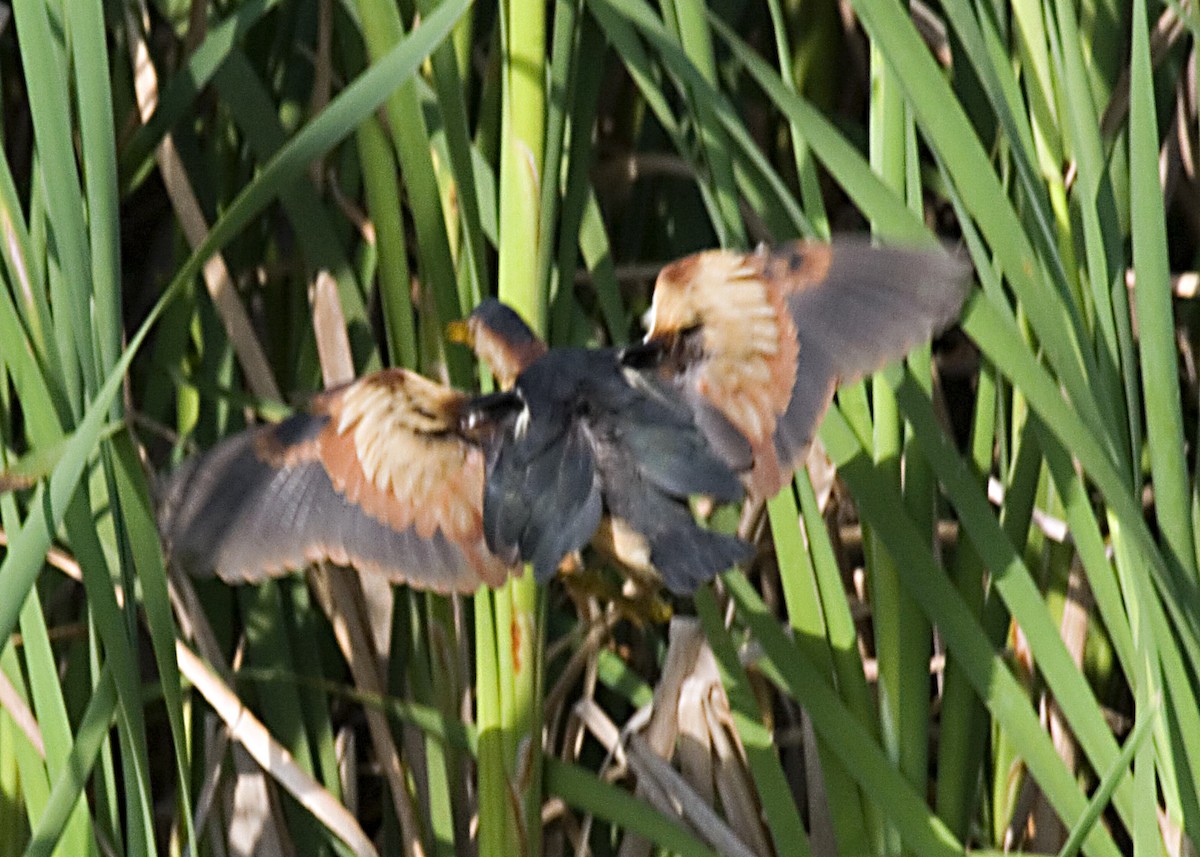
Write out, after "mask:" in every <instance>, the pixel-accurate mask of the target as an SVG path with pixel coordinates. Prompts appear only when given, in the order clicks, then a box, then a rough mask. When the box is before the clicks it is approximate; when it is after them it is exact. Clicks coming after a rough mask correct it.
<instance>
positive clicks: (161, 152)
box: [125, 0, 281, 401]
mask: <svg viewBox="0 0 1200 857" xmlns="http://www.w3.org/2000/svg"><path fill="white" fill-rule="evenodd" d="M197 5H201V6H202V5H203V4H197ZM138 12H139V14H140V17H141V20H142V21H145V20H146V19H147V15H148V13H147V11H146V6H145V2H144V0H142V2H140V3H139V7H138ZM125 22H126V30H127V32H128V34H129V51H130V53H131V54H132V60H133V67H134V69H135V79H134V87H135V89H136V90H137V101H138V111H139V113H140V114H141V117H142V121H143V122H146V121H149V119H150V117H151V116H152V115H153V114H154V110H155V108H156V107H157V106H158V75H157V73H156V72H155V70H154V64H153V63H152V62H151V61H150V52H149V49H148V48H147V46H146V40H145V38H144V37H143V35H142V34H143V32H144V30H143V26H142V25H141V24H140V23H139V21H138V20H137V18H136V17H135V16H134V13H133V11H132V10H130V11H127V12H126V18H125ZM155 159H156V160H157V161H158V169H159V172H160V173H161V175H162V180H163V185H164V186H165V187H166V190H167V196H168V197H169V198H170V200H171V207H172V208H173V209H174V210H175V216H176V217H177V218H178V220H179V225H180V227H181V228H182V229H183V233H184V235H185V236H186V237H187V241H188V244H189V245H191V246H192V247H193V248H195V247H198V246H199V245H200V244H201V243H202V242H203V241H204V239H205V237H206V236H207V235H208V223H206V222H205V220H204V213H203V211H202V210H201V208H200V203H199V202H198V201H197V199H196V194H195V193H194V192H193V191H192V186H191V182H190V181H189V180H188V176H187V171H186V170H185V169H184V167H183V161H182V159H181V158H180V157H179V152H178V151H177V150H176V149H175V143H174V140H173V139H172V137H171V135H170V134H166V135H164V136H163V139H162V142H161V143H159V144H158V151H157V152H156V153H155ZM204 285H205V287H206V288H207V289H208V294H209V296H210V297H211V298H212V302H213V306H214V307H215V308H216V310H217V315H219V316H220V318H221V322H222V324H224V325H225V332H226V333H227V334H228V336H229V341H230V342H231V343H232V344H233V350H234V352H235V353H236V354H237V358H238V362H239V363H240V364H241V367H242V371H243V372H244V373H245V375H246V383H247V384H248V385H249V387H250V389H251V390H252V391H253V392H254V395H256V396H258V397H259V398H263V399H274V400H277V401H278V400H279V399H280V398H281V396H280V394H279V387H278V385H277V384H276V383H275V376H274V375H273V374H272V372H271V367H270V365H269V364H268V363H267V357H266V355H265V354H264V353H263V350H262V346H261V345H260V344H259V342H258V337H257V335H256V334H255V332H254V327H253V326H252V325H251V324H250V318H249V316H248V315H247V314H246V308H245V307H243V306H242V302H241V300H240V299H239V298H238V296H237V291H236V290H235V289H234V287H233V278H232V277H231V276H230V273H229V268H228V267H227V266H226V265H225V260H224V259H223V258H222V257H221V254H219V253H216V254H214V255H213V256H212V257H211V258H210V259H209V260H208V261H207V262H205V263H204Z"/></svg>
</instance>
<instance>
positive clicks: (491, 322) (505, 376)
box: [446, 298, 546, 390]
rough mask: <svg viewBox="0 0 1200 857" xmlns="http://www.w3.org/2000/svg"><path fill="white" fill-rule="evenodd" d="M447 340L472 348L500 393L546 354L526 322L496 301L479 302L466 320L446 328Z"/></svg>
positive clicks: (454, 322) (513, 311)
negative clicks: (494, 380)
mask: <svg viewBox="0 0 1200 857" xmlns="http://www.w3.org/2000/svg"><path fill="white" fill-rule="evenodd" d="M446 336H447V338H449V339H450V341H451V342H458V343H461V344H463V345H466V346H468V347H469V348H471V349H472V350H473V351H474V352H475V356H477V357H478V358H479V359H480V360H482V361H483V362H484V363H486V364H487V365H488V368H489V369H490V370H491V372H492V375H494V376H495V378H496V382H497V383H498V384H499V385H500V388H501V389H503V390H507V389H509V388H511V387H512V385H513V383H514V382H515V381H516V380H517V376H518V375H520V374H521V373H522V372H524V371H525V370H526V369H528V368H529V367H530V366H531V365H532V364H533V363H534V362H535V361H537V360H538V359H539V358H540V357H541V356H542V355H544V354H545V353H546V344H545V343H544V342H542V341H541V340H540V339H538V337H537V334H535V333H534V332H533V331H532V330H531V329H530V327H529V325H527V324H526V323H525V320H524V319H522V318H521V316H519V315H517V313H516V311H515V310H514V309H512V307H509V306H507V305H506V304H503V303H501V302H500V301H498V300H496V299H495V298H487V299H486V300H484V301H483V302H481V303H480V304H479V306H477V307H475V309H474V310H472V311H471V314H470V315H469V316H467V317H466V319H464V320H461V321H452V322H450V324H448V325H446Z"/></svg>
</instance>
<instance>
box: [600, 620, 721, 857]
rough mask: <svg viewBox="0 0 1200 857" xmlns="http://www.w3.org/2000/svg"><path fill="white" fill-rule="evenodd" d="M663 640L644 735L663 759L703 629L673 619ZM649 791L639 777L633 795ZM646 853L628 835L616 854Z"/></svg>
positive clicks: (635, 856) (671, 747)
mask: <svg viewBox="0 0 1200 857" xmlns="http://www.w3.org/2000/svg"><path fill="white" fill-rule="evenodd" d="M667 639H668V643H667V657H666V661H665V662H664V663H663V670H662V675H661V677H660V678H659V680H658V684H657V685H655V688H654V703H653V712H652V714H651V715H650V723H649V724H648V725H647V726H646V735H645V741H646V745H647V746H648V747H649V748H650V750H651V751H653V752H654V753H656V754H657V755H658V756H659V757H661V758H663V759H670V758H671V756H672V754H673V753H674V752H675V740H676V738H677V737H678V736H679V694H680V692H681V690H682V688H683V683H684V681H685V680H686V679H687V677H688V676H689V675H691V673H692V670H693V668H694V667H695V666H696V659H697V658H699V657H700V651H701V649H702V648H703V646H704V630H703V629H702V628H701V627H700V622H699V621H698V620H696V619H692V618H681V617H676V618H674V619H672V620H671V624H670V626H669V628H668V631H667ZM651 788H652V785H651V783H650V782H649V781H646V780H643V779H642V778H641V777H639V778H638V784H637V789H636V792H635V794H637V796H638V797H640V798H642V799H649V790H650V789H651ZM649 853H650V843H649V842H647V841H646V840H645V839H643V838H642V837H640V836H638V835H636V834H632V833H631V834H628V835H627V836H626V837H625V838H624V840H622V842H621V850H620V851H619V852H618V854H619V855H620V857H647V855H649Z"/></svg>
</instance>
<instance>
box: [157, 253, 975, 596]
mask: <svg viewBox="0 0 1200 857" xmlns="http://www.w3.org/2000/svg"><path fill="white" fill-rule="evenodd" d="M968 274H969V269H968V268H967V266H966V265H965V264H963V263H961V262H960V261H958V260H956V259H954V258H953V257H951V256H949V255H947V254H946V253H944V252H941V251H937V250H931V251H918V250H905V249H894V248H877V247H873V246H871V245H869V244H867V243H865V242H861V241H858V240H845V239H844V240H839V241H838V242H835V243H834V244H832V245H829V244H817V243H810V242H794V243H792V244H788V245H784V246H782V247H780V248H777V249H775V250H760V251H756V252H753V253H737V252H731V251H708V252H704V253H698V254H694V255H692V256H688V257H686V258H684V259H681V260H679V261H677V262H674V263H672V264H670V265H668V266H667V267H666V268H664V269H663V271H662V273H661V274H660V275H659V278H658V282H657V284H656V287H655V291H654V295H653V299H652V303H651V310H650V313H649V331H648V333H647V335H646V338H645V340H644V341H643V342H642V343H639V344H637V345H633V346H629V347H626V348H621V349H618V348H599V349H585V348H553V349H547V348H546V346H545V345H544V344H543V343H542V342H541V341H540V340H539V339H537V337H536V336H535V335H534V334H533V332H532V331H531V330H530V329H529V327H528V326H527V325H526V324H525V323H524V322H523V321H522V320H521V318H520V317H519V316H518V315H517V314H516V313H515V312H513V311H512V310H511V309H509V308H508V307H506V306H504V305H503V304H501V303H499V302H498V301H495V300H488V301H485V302H483V303H482V304H480V306H479V307H477V308H476V310H475V311H474V312H473V313H472V314H471V316H470V317H469V319H468V320H467V321H466V323H465V324H464V325H462V326H459V327H455V328H454V329H453V336H452V338H456V339H459V340H460V341H465V342H467V343H468V344H470V345H471V346H472V347H473V348H474V350H475V353H476V355H477V356H478V357H479V358H480V359H481V360H482V361H484V362H486V363H487V364H488V365H489V367H490V368H491V371H492V373H493V375H494V376H495V377H496V380H497V382H498V384H499V386H500V392H497V393H493V394H489V395H482V396H472V395H469V394H466V393H463V392H460V391H457V390H454V389H452V388H449V387H446V386H444V385H442V384H438V383H436V382H434V381H430V380H428V379H426V378H424V377H422V376H420V375H418V374H416V373H413V372H410V371H407V370H404V369H386V370H383V371H381V372H376V373H374V374H371V375H367V376H364V377H363V378H360V379H358V380H356V381H354V382H351V383H350V384H347V385H345V386H342V387H339V388H337V389H333V390H329V391H327V392H325V393H322V394H320V395H318V396H316V397H315V398H314V399H313V400H312V402H311V403H310V406H309V408H308V410H307V411H306V412H303V413H300V414H297V415H295V416H292V417H290V418H288V419H286V420H284V421H283V422H281V423H278V424H275V425H266V426H260V427H256V428H253V429H249V430H247V431H245V432H242V433H240V434H238V435H235V436H233V437H231V438H229V439H227V440H225V441H223V442H222V443H220V444H218V445H217V446H215V447H214V448H212V449H211V450H209V451H208V452H206V453H204V454H202V455H201V456H199V457H197V458H194V459H191V460H190V461H188V462H185V464H184V465H183V466H182V467H181V468H180V469H179V471H177V472H176V474H174V475H173V476H172V477H171V479H170V480H169V481H168V483H167V485H166V487H165V490H164V491H163V492H162V499H161V502H160V508H159V525H160V530H161V532H162V534H163V539H164V543H165V545H166V547H167V549H168V552H169V554H170V556H171V557H172V559H173V560H174V561H175V562H177V563H178V564H180V565H181V566H183V567H185V568H188V569H189V570H191V571H193V572H194V573H198V574H203V573H213V572H215V573H216V574H217V575H219V576H220V577H221V578H222V579H224V580H227V581H230V582H241V581H254V580H259V579H262V578H263V577H267V576H271V575H277V574H281V573H284V572H286V571H289V570H292V569H296V568H299V567H303V566H304V565H306V564H308V563H311V562H316V561H322V560H329V561H332V562H335V563H339V564H347V565H354V566H356V567H358V568H360V569H362V570H364V571H366V572H368V573H377V574H383V575H385V576H386V577H387V578H388V579H389V580H392V581H394V582H403V583H408V584H409V585H411V586H414V587H417V588H422V589H430V590H433V591H438V592H469V591H473V590H474V589H476V588H478V586H479V585H481V584H486V585H489V586H496V585H499V584H500V583H502V582H503V581H504V580H505V579H506V578H507V577H508V576H509V575H510V574H513V573H516V572H517V570H518V569H519V568H520V564H521V563H522V562H529V563H532V565H533V567H534V573H535V575H536V576H537V578H538V579H539V580H546V579H548V578H549V577H551V576H552V575H553V574H554V573H555V571H556V570H557V569H558V567H559V565H560V563H561V562H562V560H563V559H564V557H567V556H569V555H572V554H574V553H576V552H578V551H579V550H581V549H582V548H583V547H584V546H585V545H587V544H588V543H589V542H590V541H592V540H593V539H595V540H596V541H597V542H598V543H602V544H603V547H604V548H605V550H606V552H608V553H610V554H612V555H614V556H615V557H616V558H617V559H618V560H620V561H621V562H622V563H623V564H625V565H628V566H630V567H631V568H636V569H641V570H650V569H653V570H656V571H657V572H658V573H659V574H660V575H661V577H662V580H663V582H664V584H665V585H666V586H667V588H669V589H670V590H671V591H673V592H676V593H680V594H686V593H690V592H692V591H694V590H695V588H696V587H697V586H698V585H700V584H701V583H703V582H704V581H706V580H708V579H710V578H711V577H712V576H714V575H715V574H717V573H718V572H720V571H723V570H724V569H726V568H728V567H730V566H732V565H734V564H736V563H737V562H740V561H742V560H743V559H745V558H746V556H747V555H748V552H749V546H748V545H746V544H745V543H744V542H742V541H740V540H739V539H736V538H734V537H732V536H727V535H723V534H719V533H715V532H711V531H709V530H706V529H704V528H703V527H701V526H700V525H699V524H697V523H696V520H695V518H694V516H693V514H692V512H691V509H690V507H689V505H688V498H689V497H693V496H697V495H703V496H708V497H711V498H713V499H715V500H717V501H718V502H724V503H729V502H736V501H738V500H740V499H741V497H742V496H743V488H745V490H746V491H748V492H749V493H750V494H751V495H754V496H759V497H769V496H771V495H773V494H774V493H776V492H777V491H778V490H779V489H780V488H781V487H782V486H783V485H784V484H786V483H787V482H788V481H789V480H790V478H791V474H792V472H793V470H794V469H795V467H796V466H798V464H799V463H800V462H801V461H802V460H803V454H804V451H805V450H806V449H807V447H808V445H809V443H810V441H811V438H812V435H813V433H814V432H815V430H816V428H817V425H818V424H819V421H820V418H821V416H822V415H823V413H824V412H825V409H826V408H827V407H828V404H829V402H830V400H831V397H832V395H833V391H834V388H835V387H836V385H837V384H839V383H844V382H848V381H851V380H853V379H855V378H857V377H859V376H861V375H863V374H865V373H867V372H870V371H872V370H874V369H877V368H879V367H880V366H881V365H882V364H884V363H885V362H887V361H888V360H892V359H895V358H897V357H900V356H903V355H904V354H905V353H906V352H907V351H908V350H909V349H911V348H912V347H914V346H916V345H917V344H919V343H921V342H922V341H925V340H927V339H928V338H929V337H930V336H931V335H933V334H934V333H936V332H937V331H939V330H941V329H942V328H944V327H946V326H948V325H949V324H950V323H952V322H953V321H954V319H955V318H956V317H957V314H958V312H959V309H960V307H961V304H962V301H963V298H964V296H965V293H966V286H967V282H968Z"/></svg>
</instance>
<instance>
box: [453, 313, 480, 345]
mask: <svg viewBox="0 0 1200 857" xmlns="http://www.w3.org/2000/svg"><path fill="white" fill-rule="evenodd" d="M446 338H447V339H448V340H450V341H451V342H457V343H458V344H459V345H465V346H467V347H468V348H471V347H473V346H474V345H475V337H474V336H473V335H472V334H471V325H469V324H468V323H467V322H466V321H464V320H463V319H459V320H458V321H452V322H449V323H448V324H447V325H446Z"/></svg>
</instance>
